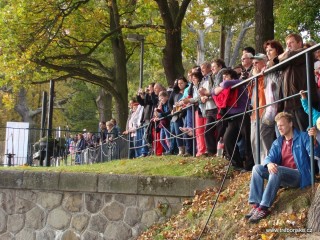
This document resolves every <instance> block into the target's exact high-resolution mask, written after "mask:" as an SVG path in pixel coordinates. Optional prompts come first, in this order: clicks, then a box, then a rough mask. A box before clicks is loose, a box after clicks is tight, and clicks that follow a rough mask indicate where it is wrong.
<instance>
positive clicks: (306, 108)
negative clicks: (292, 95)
mask: <svg viewBox="0 0 320 240" xmlns="http://www.w3.org/2000/svg"><path fill="white" fill-rule="evenodd" d="M300 100H301V104H302V107H303V110H304V111H305V112H306V113H307V114H309V106H308V99H307V98H303V99H302V98H301V99H300ZM319 117H320V112H318V111H317V110H315V109H314V108H312V125H313V126H314V125H316V123H317V119H318V118H319Z"/></svg>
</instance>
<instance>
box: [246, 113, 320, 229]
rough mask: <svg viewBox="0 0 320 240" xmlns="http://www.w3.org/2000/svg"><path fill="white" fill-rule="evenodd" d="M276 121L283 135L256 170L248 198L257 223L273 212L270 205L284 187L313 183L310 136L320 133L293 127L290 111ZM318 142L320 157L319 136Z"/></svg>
mask: <svg viewBox="0 0 320 240" xmlns="http://www.w3.org/2000/svg"><path fill="white" fill-rule="evenodd" d="M275 121H276V123H277V127H278V130H279V132H280V135H281V136H280V137H278V138H277V139H276V140H275V141H274V142H273V144H272V147H271V149H270V152H269V154H268V156H267V157H266V158H265V159H264V161H263V163H262V164H257V165H255V166H254V167H253V169H252V175H251V180H250V192H249V199H248V200H249V204H251V205H252V208H251V210H250V212H249V213H248V214H246V215H245V217H246V218H248V219H249V222H251V223H257V222H259V221H260V220H261V219H263V218H265V217H267V216H268V215H269V214H270V210H269V208H270V207H271V206H272V204H273V202H274V200H275V198H276V195H277V192H278V189H279V187H280V186H282V187H291V188H298V187H300V188H304V187H306V186H309V185H311V168H310V158H309V155H310V146H311V144H310V137H309V136H313V137H315V136H316V134H317V131H316V129H315V127H312V128H310V129H309V130H308V133H306V132H300V131H299V130H297V129H295V128H294V127H293V116H292V115H291V114H290V113H286V112H280V113H278V114H277V115H276V117H275ZM314 141H315V142H314V144H315V147H314V153H315V156H319V154H320V145H319V143H318V142H317V140H316V139H315V138H314ZM265 179H267V184H266V185H265V184H264V180H265Z"/></svg>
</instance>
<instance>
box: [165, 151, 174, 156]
mask: <svg viewBox="0 0 320 240" xmlns="http://www.w3.org/2000/svg"><path fill="white" fill-rule="evenodd" d="M162 155H163V156H167V155H173V153H172V152H170V151H168V152H163V153H162Z"/></svg>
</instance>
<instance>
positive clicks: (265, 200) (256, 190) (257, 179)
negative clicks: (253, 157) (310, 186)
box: [249, 165, 300, 207]
mask: <svg viewBox="0 0 320 240" xmlns="http://www.w3.org/2000/svg"><path fill="white" fill-rule="evenodd" d="M264 179H267V180H268V182H267V185H266V187H265V189H264ZM280 186H283V187H293V188H297V187H299V186H300V173H299V171H298V170H297V169H292V168H287V167H283V166H278V172H277V174H269V171H268V168H267V167H264V166H263V165H255V166H254V167H253V169H252V175H251V182H250V193H249V203H251V204H252V203H258V204H260V205H263V206H265V207H271V205H272V203H273V201H274V199H275V197H276V195H277V192H278V189H279V187H280Z"/></svg>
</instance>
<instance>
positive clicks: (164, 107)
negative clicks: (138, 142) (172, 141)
mask: <svg viewBox="0 0 320 240" xmlns="http://www.w3.org/2000/svg"><path fill="white" fill-rule="evenodd" d="M168 100H169V95H168V93H167V92H166V91H161V92H160V93H159V105H158V107H157V108H156V109H155V113H154V115H155V121H160V122H159V123H158V126H159V128H160V142H161V145H162V147H163V148H164V150H165V153H164V155H166V154H169V152H170V151H169V146H168V142H167V140H166V139H168V138H170V133H169V126H170V119H169V118H168V117H166V116H168V115H170V109H169V105H168Z"/></svg>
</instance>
